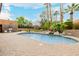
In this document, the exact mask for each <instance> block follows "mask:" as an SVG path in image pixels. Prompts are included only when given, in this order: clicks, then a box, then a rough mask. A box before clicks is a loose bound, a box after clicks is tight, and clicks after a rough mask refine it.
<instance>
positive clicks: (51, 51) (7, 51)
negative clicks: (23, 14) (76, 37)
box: [0, 32, 79, 56]
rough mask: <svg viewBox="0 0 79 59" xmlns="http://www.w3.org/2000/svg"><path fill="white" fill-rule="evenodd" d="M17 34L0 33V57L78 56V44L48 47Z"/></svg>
mask: <svg viewBox="0 0 79 59" xmlns="http://www.w3.org/2000/svg"><path fill="white" fill-rule="evenodd" d="M18 33H19V32H15V33H0V55H1V56H16V55H18V56H44V55H45V56H73V55H74V56H79V43H76V44H73V45H62V44H58V45H56V44H55V45H49V44H44V43H42V42H39V41H35V40H31V39H30V38H26V37H24V36H21V35H17V34H18Z"/></svg>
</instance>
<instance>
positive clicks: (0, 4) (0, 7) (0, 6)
mask: <svg viewBox="0 0 79 59" xmlns="http://www.w3.org/2000/svg"><path fill="white" fill-rule="evenodd" d="M1 9H2V3H0V13H1Z"/></svg>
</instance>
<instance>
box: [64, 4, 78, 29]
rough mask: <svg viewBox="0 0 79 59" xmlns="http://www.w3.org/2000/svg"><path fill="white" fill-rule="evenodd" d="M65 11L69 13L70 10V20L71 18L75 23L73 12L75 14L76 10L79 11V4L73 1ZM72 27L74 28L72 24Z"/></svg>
mask: <svg viewBox="0 0 79 59" xmlns="http://www.w3.org/2000/svg"><path fill="white" fill-rule="evenodd" d="M65 11H66V12H67V13H68V12H69V14H70V20H71V22H72V24H73V14H74V12H75V11H79V4H75V3H73V4H71V5H68V7H67V9H65ZM72 28H73V26H72Z"/></svg>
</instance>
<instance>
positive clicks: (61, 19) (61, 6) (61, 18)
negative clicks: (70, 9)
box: [60, 3, 63, 23]
mask: <svg viewBox="0 0 79 59" xmlns="http://www.w3.org/2000/svg"><path fill="white" fill-rule="evenodd" d="M60 22H61V23H63V3H60Z"/></svg>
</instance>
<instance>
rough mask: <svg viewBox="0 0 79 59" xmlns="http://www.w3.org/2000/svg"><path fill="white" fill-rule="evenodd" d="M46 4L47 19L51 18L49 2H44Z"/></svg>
mask: <svg viewBox="0 0 79 59" xmlns="http://www.w3.org/2000/svg"><path fill="white" fill-rule="evenodd" d="M44 5H45V6H46V11H47V12H46V13H47V19H48V20H49V3H44Z"/></svg>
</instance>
